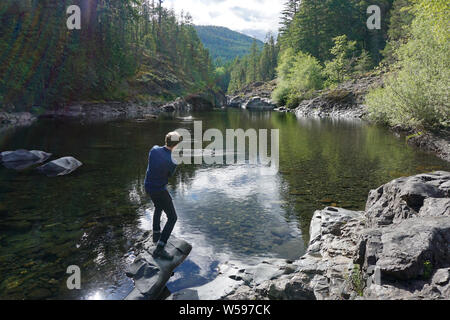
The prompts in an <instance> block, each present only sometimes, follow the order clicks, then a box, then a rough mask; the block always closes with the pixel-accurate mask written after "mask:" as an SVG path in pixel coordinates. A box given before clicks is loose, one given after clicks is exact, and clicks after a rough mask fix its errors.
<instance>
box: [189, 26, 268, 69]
mask: <svg viewBox="0 0 450 320" xmlns="http://www.w3.org/2000/svg"><path fill="white" fill-rule="evenodd" d="M195 29H196V30H197V34H198V36H199V38H200V40H201V41H202V43H203V45H204V46H205V47H206V48H207V49H209V51H210V53H211V57H212V58H213V60H216V59H218V58H220V59H221V60H222V61H223V62H227V61H232V60H234V59H235V58H236V57H238V56H244V55H246V54H248V53H250V48H251V46H252V44H253V38H252V37H249V36H246V35H245V34H242V33H239V32H236V31H232V30H230V29H228V28H225V27H216V26H195ZM256 42H257V44H258V46H259V47H260V48H262V47H263V45H264V43H263V42H262V41H260V40H256Z"/></svg>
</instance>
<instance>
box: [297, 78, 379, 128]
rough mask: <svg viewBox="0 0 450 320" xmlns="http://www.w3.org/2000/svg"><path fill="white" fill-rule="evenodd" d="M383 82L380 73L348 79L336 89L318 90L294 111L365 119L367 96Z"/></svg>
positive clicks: (304, 114)
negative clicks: (313, 96) (365, 100)
mask: <svg viewBox="0 0 450 320" xmlns="http://www.w3.org/2000/svg"><path fill="white" fill-rule="evenodd" d="M382 84H383V80H382V77H381V76H379V75H371V76H368V77H363V78H359V79H353V80H350V81H346V82H343V83H342V84H340V85H338V86H337V87H336V88H334V89H328V90H322V91H319V92H317V94H316V97H315V98H313V99H310V100H304V101H302V102H301V103H300V105H299V106H298V107H297V108H295V109H294V110H293V111H292V112H294V113H295V114H296V115H297V116H298V117H320V118H324V117H333V118H358V119H365V118H366V116H367V114H368V112H367V107H366V106H365V105H364V99H365V96H366V94H367V93H368V92H369V91H370V90H371V89H373V88H376V87H380V86H382Z"/></svg>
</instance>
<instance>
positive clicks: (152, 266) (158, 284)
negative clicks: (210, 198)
mask: <svg viewBox="0 0 450 320" xmlns="http://www.w3.org/2000/svg"><path fill="white" fill-rule="evenodd" d="M155 249H156V245H155V244H154V243H153V241H152V238H151V235H148V234H146V235H144V238H143V239H142V240H141V241H140V242H139V243H138V244H137V250H138V256H137V257H136V259H135V261H134V262H133V264H132V265H130V266H129V267H128V270H127V276H128V277H130V278H132V279H133V280H134V285H135V288H134V290H133V291H132V292H131V293H130V294H129V295H128V296H127V297H126V298H125V300H161V299H164V298H165V297H167V288H166V283H167V282H168V281H169V279H170V277H171V276H172V274H173V271H174V270H175V268H177V267H178V266H179V265H181V264H182V263H183V261H184V260H185V259H186V258H187V256H188V255H189V254H190V252H191V250H192V246H191V245H190V244H189V243H187V242H186V241H184V240H181V239H178V238H176V237H174V236H172V237H171V238H170V240H169V242H168V243H167V245H166V251H167V252H169V253H170V254H171V255H173V257H174V258H173V259H172V260H170V261H169V260H162V259H155V258H154V257H153V256H152V253H153V251H154V250H155Z"/></svg>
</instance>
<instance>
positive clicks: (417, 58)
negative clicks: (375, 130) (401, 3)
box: [366, 0, 450, 130]
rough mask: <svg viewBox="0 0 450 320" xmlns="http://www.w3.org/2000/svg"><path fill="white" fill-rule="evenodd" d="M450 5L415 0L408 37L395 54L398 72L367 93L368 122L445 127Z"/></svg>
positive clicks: (449, 109)
mask: <svg viewBox="0 0 450 320" xmlns="http://www.w3.org/2000/svg"><path fill="white" fill-rule="evenodd" d="M433 4H437V5H436V6H433ZM438 6H439V7H438ZM441 6H444V8H442V7H441ZM436 7H437V9H436ZM449 7H450V4H449V3H448V2H447V3H446V4H444V3H442V2H433V1H430V2H426V1H424V0H420V1H418V4H417V5H416V13H417V15H416V18H415V19H414V21H413V23H412V30H411V39H410V40H409V41H408V42H407V43H406V44H405V45H402V46H400V48H399V49H398V52H397V55H398V62H397V63H396V64H395V66H394V69H395V70H398V71H397V72H396V73H393V74H391V75H390V76H388V77H387V79H386V81H385V87H384V88H379V89H376V90H373V91H372V92H370V93H369V94H368V96H367V97H366V103H367V105H368V106H369V113H370V116H371V118H372V119H373V120H375V121H378V122H383V123H386V124H388V125H391V126H396V125H400V126H402V127H405V128H423V129H430V130H435V129H445V128H449V127H450V120H449V119H450V102H449V94H448V92H449V91H448V84H449V83H450V55H449V52H450V41H449V40H450V39H449V33H448V31H447V28H448V17H447V16H446V12H448V10H449Z"/></svg>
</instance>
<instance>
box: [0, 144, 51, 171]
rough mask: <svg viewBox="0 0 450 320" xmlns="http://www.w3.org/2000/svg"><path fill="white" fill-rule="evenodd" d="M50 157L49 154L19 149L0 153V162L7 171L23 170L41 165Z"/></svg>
mask: <svg viewBox="0 0 450 320" xmlns="http://www.w3.org/2000/svg"><path fill="white" fill-rule="evenodd" d="M51 156H52V154H51V153H46V152H44V151H38V150H31V151H28V150H22V149H21V150H16V151H5V152H2V153H0V161H1V162H2V163H3V165H4V166H5V167H6V168H8V169H14V170H25V169H27V168H29V167H31V166H33V165H36V164H40V163H43V162H44V161H46V160H47V159H48V158H50V157H51Z"/></svg>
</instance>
